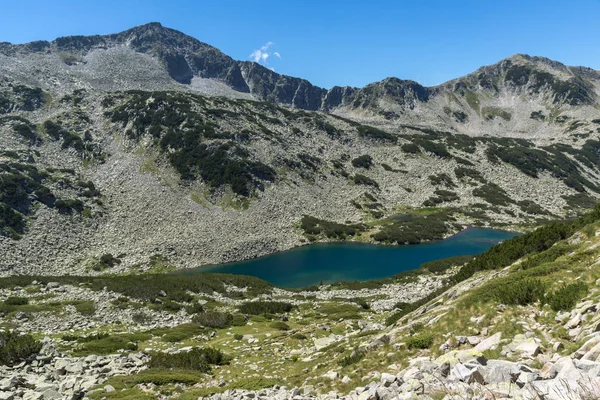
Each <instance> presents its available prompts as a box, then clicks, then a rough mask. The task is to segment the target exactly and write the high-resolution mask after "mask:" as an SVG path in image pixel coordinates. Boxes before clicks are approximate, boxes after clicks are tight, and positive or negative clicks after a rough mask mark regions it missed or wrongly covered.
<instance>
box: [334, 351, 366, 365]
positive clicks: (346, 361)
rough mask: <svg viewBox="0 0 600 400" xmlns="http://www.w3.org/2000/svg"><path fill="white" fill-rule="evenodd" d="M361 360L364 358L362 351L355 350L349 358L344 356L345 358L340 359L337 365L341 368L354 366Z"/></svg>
mask: <svg viewBox="0 0 600 400" xmlns="http://www.w3.org/2000/svg"><path fill="white" fill-rule="evenodd" d="M363 358H365V353H364V351H360V350H356V351H354V352H353V353H352V354H350V355H349V356H346V357H344V358H342V359H341V360H339V361H338V364H339V365H340V366H341V367H342V368H343V367H347V366H350V365H352V364H356V363H357V362H359V361H360V360H362V359H363Z"/></svg>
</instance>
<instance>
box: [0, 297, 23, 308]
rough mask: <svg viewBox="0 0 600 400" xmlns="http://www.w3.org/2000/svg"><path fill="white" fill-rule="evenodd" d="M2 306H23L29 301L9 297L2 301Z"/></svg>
mask: <svg viewBox="0 0 600 400" xmlns="http://www.w3.org/2000/svg"><path fill="white" fill-rule="evenodd" d="M4 304H5V305H7V306H24V305H26V304H29V299H28V298H27V297H9V298H7V299H6V300H4Z"/></svg>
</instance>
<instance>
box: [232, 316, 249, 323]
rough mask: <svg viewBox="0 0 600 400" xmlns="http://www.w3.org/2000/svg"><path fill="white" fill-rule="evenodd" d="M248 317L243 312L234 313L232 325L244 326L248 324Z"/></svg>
mask: <svg viewBox="0 0 600 400" xmlns="http://www.w3.org/2000/svg"><path fill="white" fill-rule="evenodd" d="M246 323H247V321H246V317H245V316H244V315H242V314H233V320H232V321H231V325H232V326H244V325H246Z"/></svg>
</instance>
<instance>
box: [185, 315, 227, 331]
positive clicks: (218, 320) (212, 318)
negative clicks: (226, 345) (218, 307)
mask: <svg viewBox="0 0 600 400" xmlns="http://www.w3.org/2000/svg"><path fill="white" fill-rule="evenodd" d="M192 321H193V322H195V323H197V324H200V325H202V326H206V327H209V328H215V329H225V328H229V327H230V326H231V324H232V323H233V315H231V314H229V313H226V312H219V311H207V312H203V313H199V314H196V315H194V317H193V318H192Z"/></svg>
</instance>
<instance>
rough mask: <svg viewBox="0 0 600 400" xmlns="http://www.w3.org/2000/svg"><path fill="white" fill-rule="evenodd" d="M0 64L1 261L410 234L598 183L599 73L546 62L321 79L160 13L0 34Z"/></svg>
mask: <svg viewBox="0 0 600 400" xmlns="http://www.w3.org/2000/svg"><path fill="white" fill-rule="evenodd" d="M0 70H1V71H2V80H0V132H1V133H2V136H1V137H2V139H1V140H0V151H1V152H2V153H1V154H0V162H1V164H0V165H1V166H2V172H1V173H0V196H1V197H0V206H1V207H2V214H1V215H0V216H1V219H0V233H1V235H0V251H2V252H3V254H6V256H5V257H3V258H2V260H0V271H1V273H2V274H11V273H26V272H30V273H31V272H35V271H37V272H42V271H46V272H48V273H50V272H52V273H63V272H67V271H77V272H80V273H97V271H95V270H94V267H97V265H98V262H99V260H100V259H101V258H102V256H104V255H112V256H114V257H117V256H118V257H117V258H119V260H121V263H120V264H118V263H115V264H114V265H111V266H110V267H111V271H115V272H116V271H123V270H127V269H129V268H134V267H135V268H141V269H147V268H150V266H151V260H152V259H153V257H164V258H165V259H168V260H169V264H170V265H172V266H173V267H180V268H181V267H195V266H198V265H202V264H213V263H221V262H225V261H234V260H240V259H245V258H250V257H256V256H259V255H264V254H269V253H272V252H274V251H279V250H284V249H289V248H291V247H294V246H298V245H302V244H304V243H308V242H309V241H314V240H359V241H364V242H374V243H384V244H385V243H388V244H389V243H414V242H418V241H420V240H434V239H440V238H442V237H444V236H445V235H448V234H451V233H453V232H456V231H457V230H458V229H460V228H461V227H462V226H464V225H467V224H484V225H487V224H493V225H495V226H514V225H515V224H537V223H539V222H540V221H542V220H546V219H555V218H562V217H564V216H571V215H574V214H576V213H577V212H578V211H579V210H581V209H585V208H588V207H590V206H591V205H592V204H593V203H594V202H595V199H596V198H597V197H598V194H599V193H600V189H599V187H600V169H599V165H600V150H599V149H600V141H599V136H600V135H599V134H600V112H599V111H598V108H597V107H598V104H597V92H598V89H597V88H598V73H597V72H596V71H593V70H589V69H583V68H574V67H565V66H563V65H562V64H560V63H556V62H552V61H549V60H546V59H541V58H535V57H528V56H520V55H519V56H514V57H511V58H510V59H507V60H504V61H502V62H500V63H498V64H495V65H493V66H490V67H483V68H481V69H480V70H478V71H476V72H475V73H473V74H471V75H468V76H466V77H463V78H459V79H457V80H455V81H451V82H448V83H446V84H444V85H440V86H438V87H434V88H425V87H422V86H420V85H419V84H417V83H415V82H410V81H402V80H399V79H396V78H389V79H386V80H384V81H382V82H378V83H374V84H371V85H368V86H366V87H365V88H362V89H355V88H333V89H331V90H329V91H327V90H324V89H320V88H316V87H314V86H312V85H311V84H310V83H309V82H307V81H303V80H300V79H296V78H291V77H286V76H283V75H279V74H276V73H274V72H272V71H270V70H266V69H265V68H263V67H261V66H260V65H258V64H255V63H249V62H238V61H234V60H232V59H231V58H229V57H228V56H226V55H224V54H222V53H221V52H219V51H218V50H217V49H215V48H213V47H211V46H209V45H206V44H203V43H201V42H199V41H197V40H196V39H193V38H191V37H189V36H186V35H184V34H182V33H180V32H177V31H174V30H171V29H167V28H164V27H162V26H160V25H159V24H148V25H144V26H140V27H137V28H133V29H131V30H128V31H125V32H123V33H120V34H115V35H107V36H91V37H81V36H79V37H77V36H75V37H66V38H59V39H57V40H55V41H53V42H34V43H29V44H25V45H11V44H2V45H0ZM190 71H191V75H190ZM188 82H189V83H188ZM246 87H247V88H246ZM215 94H219V95H218V96H216V95H215ZM259 99H266V100H269V101H258V100H259ZM278 103H279V104H278ZM289 105H293V106H294V107H288V106H289ZM304 108H306V109H315V110H321V111H307V110H304ZM326 110H328V111H329V112H325V111H326ZM15 193H17V194H18V195H15ZM15 199H16V200H15ZM19 202H21V204H22V205H21V206H19V205H18V203H19ZM57 204H58V205H57ZM424 207H425V208H426V209H427V211H426V212H425V213H423V212H421V211H420V209H421V208H424ZM430 215H431V216H432V217H430Z"/></svg>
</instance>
